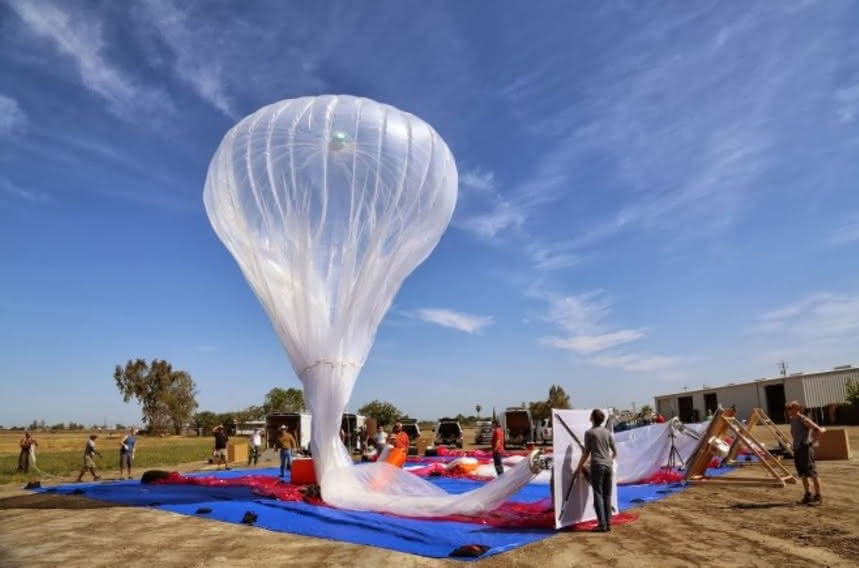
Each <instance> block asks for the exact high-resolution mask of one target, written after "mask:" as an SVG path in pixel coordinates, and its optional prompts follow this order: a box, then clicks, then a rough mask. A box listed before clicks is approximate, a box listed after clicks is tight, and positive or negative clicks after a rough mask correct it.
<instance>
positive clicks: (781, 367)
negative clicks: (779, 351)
mask: <svg viewBox="0 0 859 568" xmlns="http://www.w3.org/2000/svg"><path fill="white" fill-rule="evenodd" d="M778 370H779V374H780V375H781V376H782V377H786V376H787V363H785V362H784V361H779V363H778Z"/></svg>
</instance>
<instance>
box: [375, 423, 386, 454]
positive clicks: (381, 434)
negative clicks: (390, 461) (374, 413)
mask: <svg viewBox="0 0 859 568" xmlns="http://www.w3.org/2000/svg"><path fill="white" fill-rule="evenodd" d="M375 441H376V451H377V452H378V454H381V453H382V450H383V449H384V448H385V444H386V443H387V441H388V434H387V433H386V432H385V427H384V426H382V425H381V424H379V429H378V430H376V440H375Z"/></svg>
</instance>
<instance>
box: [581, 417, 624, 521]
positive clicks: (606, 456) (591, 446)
mask: <svg viewBox="0 0 859 568" xmlns="http://www.w3.org/2000/svg"><path fill="white" fill-rule="evenodd" d="M604 421H605V413H603V411H602V410H600V409H598V408H595V409H594V411H593V412H591V424H593V428H591V429H590V430H588V431H587V432H585V444H584V446H585V447H584V450H583V451H582V458H581V459H580V460H579V465H578V466H577V467H576V471H575V474H574V475H578V474H579V473H580V472H581V471H582V468H583V467H584V465H585V461H586V460H587V459H588V458H590V460H591V463H590V478H591V487H593V490H594V509H595V510H596V513H597V522H599V526H597V527H595V528H594V532H610V531H611V511H612V507H611V487H612V477H613V475H614V467H613V465H614V460H615V459H617V448H616V447H615V445H614V436H613V435H612V433H611V432H609V431H608V430H607V429H606V428H605V427H603V425H602V424H603V422H604Z"/></svg>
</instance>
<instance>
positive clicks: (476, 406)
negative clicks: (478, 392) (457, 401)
mask: <svg viewBox="0 0 859 568" xmlns="http://www.w3.org/2000/svg"><path fill="white" fill-rule="evenodd" d="M474 410H475V411H476V412H477V419H478V420H480V411H481V410H483V407H482V406H480V405H479V404H475V405H474Z"/></svg>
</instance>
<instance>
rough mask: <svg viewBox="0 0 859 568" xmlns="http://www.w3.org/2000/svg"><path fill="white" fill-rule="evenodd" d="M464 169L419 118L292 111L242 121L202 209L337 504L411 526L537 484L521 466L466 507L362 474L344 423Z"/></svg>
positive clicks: (321, 100) (345, 109) (350, 105)
mask: <svg viewBox="0 0 859 568" xmlns="http://www.w3.org/2000/svg"><path fill="white" fill-rule="evenodd" d="M457 183H458V177H457V169H456V164H455V162H454V158H453V155H452V154H451V152H450V150H449V149H448V146H447V144H445V142H444V140H442V138H441V137H440V136H439V135H438V134H437V133H436V132H435V130H433V128H432V127H430V126H429V125H428V124H427V123H425V122H424V121H423V120H421V119H420V118H418V117H416V116H414V115H412V114H408V113H406V112H402V111H400V110H398V109H396V108H393V107H391V106H388V105H383V104H379V103H377V102H375V101H371V100H368V99H362V98H356V97H351V96H333V95H325V96H319V97H303V98H298V99H290V100H285V101H281V102H278V103H275V104H272V105H269V106H266V107H264V108H262V109H260V110H258V111H257V112H255V113H254V114H252V115H250V116H248V117H246V118H244V119H243V120H242V121H240V122H239V123H238V124H237V125H236V126H234V127H233V128H232V129H231V130H230V131H229V132H228V133H227V135H226V136H225V137H224V139H223V140H222V142H221V144H220V145H219V147H218V149H217V151H216V152H215V155H214V157H213V158H212V161H211V163H210V165H209V171H208V175H207V178H206V184H205V188H204V191H203V199H204V203H205V206H206V212H207V214H208V215H209V219H210V221H211V224H212V227H213V228H214V230H215V232H216V233H217V234H218V236H219V237H220V239H221V241H223V243H224V245H225V246H226V248H227V249H228V250H229V251H230V253H232V255H233V256H234V257H235V260H236V262H237V263H238V265H239V267H240V269H241V271H242V273H243V274H244V276H245V278H246V279H247V280H248V282H249V283H250V286H251V288H253V290H254V292H255V293H256V295H257V297H258V298H259V300H260V302H261V304H262V305H263V307H264V309H265V311H266V313H267V314H268V316H269V318H270V319H271V321H272V324H273V325H274V328H275V331H276V332H277V334H278V336H279V337H280V340H281V343H282V344H283V346H284V348H285V349H286V352H287V354H288V355H289V359H290V361H291V363H292V366H293V369H294V370H295V373H296V375H297V376H298V378H299V379H300V380H301V382H302V384H303V386H304V397H305V400H306V402H307V405H308V407H309V410H310V412H311V413H312V415H313V432H312V438H311V448H312V451H313V459H314V465H315V468H316V474H317V478H318V479H319V481H320V488H321V491H322V497H323V499H324V500H325V501H326V502H328V503H329V504H331V505H334V506H338V507H343V508H351V509H359V510H375V511H387V512H391V513H397V514H406V515H418V516H429V515H449V514H479V513H481V512H483V511H485V510H487V509H493V508H495V507H497V506H498V505H500V504H501V503H502V502H504V501H505V500H506V499H507V498H508V497H510V496H511V495H512V494H513V493H515V492H516V491H517V490H518V489H519V488H520V487H521V485H522V484H524V483H526V482H527V481H528V480H529V479H530V477H531V476H532V474H531V472H530V470H529V464H528V463H527V462H523V463H522V464H519V465H518V466H516V467H514V468H513V469H512V470H511V471H510V473H509V475H508V474H505V475H504V476H502V478H501V479H498V480H496V481H493V482H491V483H488V484H487V485H486V486H484V487H482V488H480V489H478V490H476V491H473V492H471V493H466V494H464V495H447V494H446V493H444V492H443V491H441V490H439V489H438V487H436V486H435V485H433V484H431V483H429V482H427V481H424V480H422V479H419V478H417V477H415V476H413V475H411V474H408V473H406V472H405V471H403V470H401V469H396V468H394V467H391V466H389V465H386V464H384V463H375V464H368V465H360V466H354V465H353V464H352V461H351V459H350V457H349V455H348V454H347V451H346V449H345V447H344V446H343V444H342V443H341V441H340V436H339V433H340V422H341V416H342V413H343V410H344V408H345V406H346V403H347V402H348V401H349V398H350V397H351V395H352V389H353V387H354V385H355V381H356V379H357V377H358V373H359V372H360V370H361V368H362V367H363V365H364V362H365V360H366V357H367V353H368V352H369V350H370V346H371V345H372V344H373V340H374V338H375V335H376V330H377V328H378V326H379V323H380V322H381V321H382V318H383V317H384V315H385V313H386V312H387V311H388V308H389V307H390V306H391V303H392V302H393V299H394V296H395V295H396V293H397V291H398V290H399V289H400V286H401V285H402V283H403V281H404V280H405V279H406V277H407V276H408V275H409V274H410V273H411V272H412V271H413V270H414V269H415V268H416V267H417V266H418V265H419V264H421V263H422V262H423V261H424V260H425V259H426V258H427V257H428V256H429V254H430V253H431V252H432V250H433V249H434V248H435V246H436V244H438V242H439V239H440V238H441V235H442V234H443V233H444V231H445V229H446V228H447V226H448V224H449V223H450V219H451V217H452V215H453V210H454V206H455V204H456V199H457Z"/></svg>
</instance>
